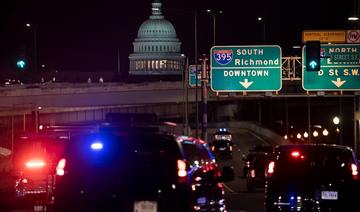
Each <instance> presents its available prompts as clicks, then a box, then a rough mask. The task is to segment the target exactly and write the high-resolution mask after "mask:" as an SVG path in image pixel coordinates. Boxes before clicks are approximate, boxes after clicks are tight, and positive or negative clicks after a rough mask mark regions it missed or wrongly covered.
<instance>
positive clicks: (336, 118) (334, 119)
mask: <svg viewBox="0 0 360 212" xmlns="http://www.w3.org/2000/svg"><path fill="white" fill-rule="evenodd" d="M333 123H334V124H335V125H338V124H340V119H339V117H337V116H335V117H334V118H333Z"/></svg>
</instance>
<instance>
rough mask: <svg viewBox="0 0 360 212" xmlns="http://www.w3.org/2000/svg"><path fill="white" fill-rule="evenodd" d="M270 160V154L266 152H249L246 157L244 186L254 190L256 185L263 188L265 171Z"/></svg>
mask: <svg viewBox="0 0 360 212" xmlns="http://www.w3.org/2000/svg"><path fill="white" fill-rule="evenodd" d="M269 162H270V155H269V154H268V153H266V152H251V153H249V154H248V156H247V157H246V164H245V167H246V169H245V177H246V188H247V190H248V191H254V190H255V189H256V188H257V187H260V188H264V186H265V172H266V169H267V167H268V165H269Z"/></svg>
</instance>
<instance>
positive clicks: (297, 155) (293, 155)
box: [291, 151, 300, 158]
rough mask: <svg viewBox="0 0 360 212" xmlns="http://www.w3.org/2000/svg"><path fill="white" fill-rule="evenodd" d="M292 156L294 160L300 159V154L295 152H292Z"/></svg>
mask: <svg viewBox="0 0 360 212" xmlns="http://www.w3.org/2000/svg"><path fill="white" fill-rule="evenodd" d="M291 156H292V157H294V158H298V157H300V152H298V151H293V152H291Z"/></svg>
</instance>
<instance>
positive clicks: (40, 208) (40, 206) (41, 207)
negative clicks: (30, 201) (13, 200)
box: [34, 205, 46, 212]
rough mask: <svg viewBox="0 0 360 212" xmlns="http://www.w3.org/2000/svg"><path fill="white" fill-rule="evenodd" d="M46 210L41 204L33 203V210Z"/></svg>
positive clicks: (36, 211) (35, 211)
mask: <svg viewBox="0 0 360 212" xmlns="http://www.w3.org/2000/svg"><path fill="white" fill-rule="evenodd" d="M40 211H46V207H45V206H43V205H34V212H40Z"/></svg>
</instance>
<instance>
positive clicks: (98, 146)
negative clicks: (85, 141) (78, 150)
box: [91, 141, 104, 151]
mask: <svg viewBox="0 0 360 212" xmlns="http://www.w3.org/2000/svg"><path fill="white" fill-rule="evenodd" d="M103 147H104V146H103V144H102V143H101V142H98V141H97V142H94V143H92V144H91V149H92V150H96V151H98V150H101V149H102V148H103Z"/></svg>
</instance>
